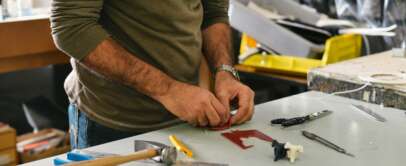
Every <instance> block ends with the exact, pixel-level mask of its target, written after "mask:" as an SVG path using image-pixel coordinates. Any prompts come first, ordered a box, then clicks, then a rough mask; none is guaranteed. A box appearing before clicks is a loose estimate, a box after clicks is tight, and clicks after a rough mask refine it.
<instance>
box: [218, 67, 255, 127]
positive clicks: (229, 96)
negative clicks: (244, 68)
mask: <svg viewBox="0 0 406 166" xmlns="http://www.w3.org/2000/svg"><path fill="white" fill-rule="evenodd" d="M215 94H216V96H217V98H218V99H219V100H220V102H221V103H222V104H223V106H224V107H225V108H226V109H227V110H230V102H231V101H232V100H234V99H236V100H237V101H238V111H237V114H235V115H234V116H233V117H232V119H231V123H232V124H241V123H244V122H246V121H249V120H251V118H252V115H253V114H254V92H253V91H252V90H251V89H250V88H249V87H248V86H246V85H244V84H242V83H241V82H239V81H238V80H236V79H235V78H234V77H233V76H232V75H231V73H229V72H226V71H220V72H218V73H217V74H216V82H215ZM228 116H229V114H228Z"/></svg>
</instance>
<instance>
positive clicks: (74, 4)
mask: <svg viewBox="0 0 406 166" xmlns="http://www.w3.org/2000/svg"><path fill="white" fill-rule="evenodd" d="M102 7H103V0H53V2H52V12H51V18H50V20H51V29H52V36H53V39H54V42H55V44H56V46H57V47H58V49H60V50H61V51H63V52H65V53H66V54H68V55H69V56H71V57H73V58H75V59H78V60H81V59H83V58H84V57H86V56H87V55H89V54H90V53H91V52H92V51H93V50H94V49H95V48H96V47H97V45H99V44H100V43H101V42H102V41H103V40H105V39H106V38H108V37H109V34H108V33H107V31H106V30H104V29H103V27H102V26H101V25H100V24H99V19H100V12H101V10H102Z"/></svg>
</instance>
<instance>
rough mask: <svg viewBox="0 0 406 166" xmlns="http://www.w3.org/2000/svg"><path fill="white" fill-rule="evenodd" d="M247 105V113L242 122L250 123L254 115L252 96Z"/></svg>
mask: <svg viewBox="0 0 406 166" xmlns="http://www.w3.org/2000/svg"><path fill="white" fill-rule="evenodd" d="M249 105H250V107H249V109H248V113H247V114H246V115H245V117H244V118H243V120H242V122H246V121H250V120H251V118H252V116H253V115H254V96H251V99H250V103H249ZM242 122H241V123H242Z"/></svg>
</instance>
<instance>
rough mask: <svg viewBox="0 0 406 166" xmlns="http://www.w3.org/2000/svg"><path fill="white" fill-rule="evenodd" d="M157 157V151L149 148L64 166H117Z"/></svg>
mask: <svg viewBox="0 0 406 166" xmlns="http://www.w3.org/2000/svg"><path fill="white" fill-rule="evenodd" d="M157 155H159V149H155V148H150V149H145V150H142V151H138V152H135V153H133V154H129V155H123V156H109V157H103V158H99V159H95V160H87V161H80V162H74V163H71V164H66V165H68V166H112V165H119V164H123V163H127V162H130V161H136V160H143V159H149V158H152V157H155V156H157Z"/></svg>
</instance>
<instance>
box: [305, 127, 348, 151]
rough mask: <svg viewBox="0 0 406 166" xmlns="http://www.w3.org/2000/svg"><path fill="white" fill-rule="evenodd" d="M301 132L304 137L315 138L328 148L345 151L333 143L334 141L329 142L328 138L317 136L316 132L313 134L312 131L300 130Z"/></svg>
mask: <svg viewBox="0 0 406 166" xmlns="http://www.w3.org/2000/svg"><path fill="white" fill-rule="evenodd" d="M302 134H303V136H305V137H306V138H309V139H311V140H315V141H317V142H319V143H321V144H323V145H325V146H327V147H329V148H332V149H334V150H336V151H338V152H341V153H345V150H344V149H343V148H341V147H339V146H337V145H335V144H334V143H332V142H330V141H328V140H326V139H324V138H321V137H319V136H318V135H316V134H313V133H311V132H308V131H302Z"/></svg>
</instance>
